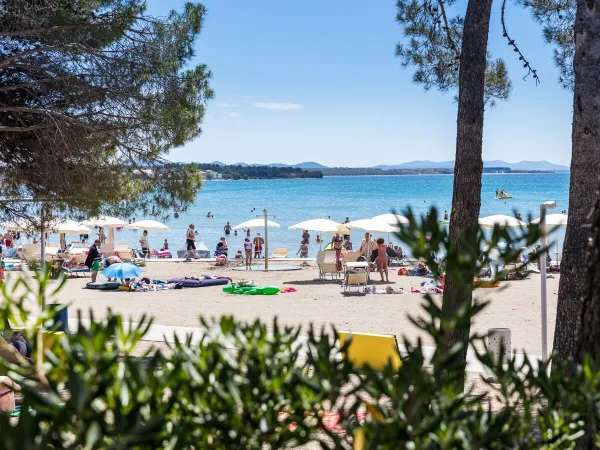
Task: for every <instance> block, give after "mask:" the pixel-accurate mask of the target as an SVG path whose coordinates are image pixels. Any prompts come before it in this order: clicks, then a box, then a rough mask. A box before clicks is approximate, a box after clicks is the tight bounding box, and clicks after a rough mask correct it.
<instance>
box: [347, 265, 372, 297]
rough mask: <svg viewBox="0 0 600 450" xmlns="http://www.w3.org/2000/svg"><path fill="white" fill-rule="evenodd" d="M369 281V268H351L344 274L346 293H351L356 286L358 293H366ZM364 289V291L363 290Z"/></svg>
mask: <svg viewBox="0 0 600 450" xmlns="http://www.w3.org/2000/svg"><path fill="white" fill-rule="evenodd" d="M368 282H369V273H368V272H367V269H362V268H359V269H350V270H347V271H346V273H345V275H344V293H345V294H349V293H350V292H351V291H352V288H353V287H355V288H356V290H357V292H358V293H362V294H364V293H365V292H366V289H367V283H368ZM361 289H362V292H361Z"/></svg>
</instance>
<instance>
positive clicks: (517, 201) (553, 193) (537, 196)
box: [116, 173, 569, 256]
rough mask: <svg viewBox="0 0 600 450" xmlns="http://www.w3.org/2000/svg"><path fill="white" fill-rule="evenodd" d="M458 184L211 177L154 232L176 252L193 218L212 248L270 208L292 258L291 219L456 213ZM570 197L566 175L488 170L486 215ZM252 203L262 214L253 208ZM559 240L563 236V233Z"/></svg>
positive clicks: (295, 240) (278, 238)
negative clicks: (228, 228) (228, 229)
mask: <svg viewBox="0 0 600 450" xmlns="http://www.w3.org/2000/svg"><path fill="white" fill-rule="evenodd" d="M452 182H453V176H452V175H415V176H365V177H326V178H323V179H320V180H313V179H310V180H308V179H307V180H247V181H208V182H206V183H205V184H204V187H203V188H202V190H201V191H200V192H199V194H198V197H197V199H196V203H195V205H194V206H193V207H192V208H189V209H188V211H187V212H186V213H183V214H180V217H179V218H178V219H174V218H173V217H172V216H171V219H170V220H169V221H168V222H167V224H168V225H169V226H170V227H171V231H170V232H158V231H150V232H149V237H150V245H151V247H154V248H160V247H161V245H162V243H163V241H164V239H165V238H166V239H168V240H169V246H170V249H171V250H172V251H173V250H177V249H179V248H182V247H183V246H184V244H185V231H186V229H187V227H188V225H189V224H190V223H194V224H195V225H196V229H197V230H198V231H199V240H200V241H202V242H204V243H205V244H206V246H207V247H208V248H209V249H211V251H212V250H214V247H215V245H216V243H217V241H218V239H219V238H220V237H221V236H223V235H224V232H223V226H224V225H225V223H226V222H227V221H229V222H230V224H231V225H232V226H234V225H237V224H238V223H240V222H243V221H246V220H249V219H253V218H255V217H256V214H261V213H262V210H263V209H267V210H268V211H269V214H273V215H275V218H270V219H271V220H274V221H275V222H278V223H279V224H280V225H281V228H270V229H269V248H270V249H271V252H272V249H273V248H274V247H286V248H288V250H289V252H290V255H293V254H295V253H296V251H297V250H298V248H299V246H300V240H301V239H300V235H301V232H299V231H289V230H288V229H287V227H289V226H291V225H293V224H296V223H298V222H301V221H304V220H308V219H316V218H331V219H332V220H335V221H338V222H343V221H344V220H345V218H346V217H350V219H351V220H356V219H364V218H369V217H373V216H376V215H378V214H383V213H388V212H390V211H391V210H392V209H396V210H397V211H398V212H399V213H401V212H402V211H403V210H405V209H406V208H407V207H408V206H411V207H412V208H413V210H414V211H415V212H417V213H425V212H426V211H427V210H428V208H429V207H430V206H432V205H435V206H436V207H437V208H438V209H440V210H441V211H442V213H443V211H444V210H448V212H450V208H451V200H452ZM502 188H504V189H505V190H506V191H507V192H509V193H510V194H512V195H513V199H510V200H495V199H494V194H495V190H496V189H502ZM568 198H569V174H568V173H552V174H486V175H484V176H483V187H482V205H481V216H482V217H483V216H488V215H491V214H508V215H512V214H513V210H515V209H516V210H518V211H519V212H520V213H521V214H522V215H523V218H526V217H527V216H528V214H532V215H533V217H535V218H537V217H538V216H539V204H540V202H543V201H547V200H554V201H556V202H557V211H556V212H560V211H561V210H563V209H568ZM254 208H256V212H252V211H251V210H252V209H254ZM209 211H210V212H212V213H213V214H214V219H209V218H207V217H206V214H207V212H209ZM136 219H137V220H140V219H142V218H141V217H136ZM256 232H260V233H261V234H264V232H263V230H255V231H253V234H252V236H254V235H255V233H256ZM363 233H364V232H361V231H355V232H353V233H352V240H353V242H354V243H355V245H356V244H360V240H361V238H362V234H363ZM562 233H564V231H563V232H562ZM139 234H140V233H139V232H137V231H136V232H133V231H127V230H121V231H116V239H117V240H118V241H129V242H130V243H131V244H132V245H133V244H135V245H136V246H139V245H138V242H137V240H138V238H139ZM316 234H317V233H315V232H311V245H310V247H311V249H310V256H315V255H316V252H317V250H318V246H317V245H315V244H314V238H315V236H316ZM384 237H386V238H387V236H384ZM325 238H326V239H327V238H329V239H330V238H331V237H330V236H329V237H327V236H325ZM560 239H561V240H562V235H561V237H560ZM243 240H244V239H243V233H240V234H239V236H238V237H237V238H236V237H234V236H233V234H232V235H231V236H230V237H229V239H228V242H229V247H230V249H232V250H238V249H241V248H242V245H243V244H242V243H243Z"/></svg>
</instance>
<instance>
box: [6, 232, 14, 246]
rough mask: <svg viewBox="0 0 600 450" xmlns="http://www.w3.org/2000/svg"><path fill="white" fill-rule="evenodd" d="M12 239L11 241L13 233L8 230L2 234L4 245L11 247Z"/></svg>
mask: <svg viewBox="0 0 600 450" xmlns="http://www.w3.org/2000/svg"><path fill="white" fill-rule="evenodd" d="M12 241H13V234H12V232H10V231H8V230H7V231H6V234H5V235H4V245H6V248H11V247H12Z"/></svg>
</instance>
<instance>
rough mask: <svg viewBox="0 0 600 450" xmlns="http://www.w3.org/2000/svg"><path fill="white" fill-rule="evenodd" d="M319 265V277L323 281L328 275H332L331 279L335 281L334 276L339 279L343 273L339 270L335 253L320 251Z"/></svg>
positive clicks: (318, 254)
mask: <svg viewBox="0 0 600 450" xmlns="http://www.w3.org/2000/svg"><path fill="white" fill-rule="evenodd" d="M317 265H318V266H319V276H320V278H321V279H322V280H324V279H325V277H326V276H327V275H331V279H332V280H333V277H334V276H335V277H336V278H339V277H340V275H341V274H342V272H340V271H339V270H338V267H337V263H336V260H335V252H333V251H320V252H319V253H317Z"/></svg>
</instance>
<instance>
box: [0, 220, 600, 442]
mask: <svg viewBox="0 0 600 450" xmlns="http://www.w3.org/2000/svg"><path fill="white" fill-rule="evenodd" d="M407 216H408V218H409V221H410V223H409V224H408V225H406V226H404V227H403V228H402V232H401V234H400V237H401V238H402V239H403V240H404V241H405V242H406V243H407V244H408V245H409V246H410V247H411V251H412V252H413V254H415V255H416V256H419V257H422V258H423V259H425V260H426V261H427V263H428V265H429V266H430V268H431V269H432V270H433V271H434V273H441V272H442V271H443V272H445V273H446V276H447V277H448V276H449V277H454V276H460V277H467V276H468V277H471V278H472V277H473V274H474V272H475V271H477V270H478V268H479V265H480V263H485V262H486V261H487V259H488V258H489V250H483V251H481V250H480V248H471V249H468V250H466V251H464V252H463V253H461V254H457V253H456V252H454V251H453V250H452V247H451V246H450V244H448V241H447V236H446V232H445V231H444V229H440V228H439V225H438V223H437V211H435V210H432V211H431V212H430V214H429V216H428V217H427V218H423V217H415V216H414V215H412V214H411V213H410V212H409V213H408V214H407ZM538 238H539V230H538V229H537V227H531V228H529V229H525V230H518V231H517V232H516V233H514V232H513V231H511V232H509V231H508V230H503V229H500V228H496V229H494V230H493V232H492V236H491V239H488V240H487V242H488V243H489V244H490V247H493V246H494V245H495V244H497V243H498V242H499V241H505V242H507V244H508V245H507V246H506V250H503V251H502V259H503V260H505V261H512V260H514V258H515V256H516V255H517V254H518V250H515V249H513V248H518V247H517V245H519V246H520V245H521V244H523V243H525V244H530V243H532V242H535V241H536V240H537V239H538ZM466 240H468V241H471V242H475V241H477V242H478V243H481V244H482V243H483V241H484V238H483V233H482V231H481V230H479V231H477V236H476V238H475V239H473V238H469V239H466ZM440 249H443V250H445V251H447V256H446V257H445V258H443V259H442V261H441V262H439V261H436V260H435V258H434V257H433V256H432V252H434V251H438V250H440ZM62 283H64V280H61V281H59V282H55V281H50V280H48V278H47V277H46V276H45V275H44V274H41V273H37V274H36V275H35V276H34V277H33V278H26V279H21V280H18V281H16V282H15V281H10V280H9V281H8V282H7V283H5V284H3V285H1V292H2V296H3V298H4V302H3V304H2V307H1V308H0V316H1V317H0V319H9V320H10V321H11V322H12V323H13V324H22V323H23V322H25V321H26V319H27V318H28V317H30V315H31V311H30V310H29V309H28V308H30V307H31V305H33V304H35V303H36V302H38V303H39V302H40V301H41V300H42V299H43V298H44V297H48V298H50V299H52V298H55V296H56V295H57V293H58V292H59V291H60V287H61V285H62ZM439 303H440V302H439V301H438V300H437V299H434V298H432V297H431V296H425V297H424V299H423V304H422V309H421V311H420V313H419V314H418V315H417V316H415V317H413V318H412V320H413V323H414V325H415V326H417V327H418V328H419V329H420V330H421V332H422V333H423V334H425V335H427V336H428V337H430V338H431V339H432V340H433V341H434V342H435V345H436V348H437V350H436V351H435V353H434V354H433V356H431V357H426V355H425V350H424V347H423V341H422V340H421V339H416V340H408V339H404V341H403V343H404V345H405V346H406V349H407V355H406V357H405V358H404V359H403V363H402V365H401V366H400V368H398V369H396V370H395V369H393V368H392V366H391V365H388V366H386V367H384V368H383V369H382V370H375V369H373V368H370V367H365V368H362V369H358V368H357V367H355V366H354V365H353V364H352V363H351V362H350V361H348V360H347V359H346V358H344V357H343V355H344V353H345V351H346V349H347V346H348V345H350V343H346V344H345V345H344V346H343V347H342V348H339V347H338V346H337V344H336V339H335V336H336V332H335V330H333V329H331V330H329V329H322V330H314V329H312V328H309V329H308V330H300V329H299V328H296V327H282V326H280V325H279V324H278V323H277V321H275V322H273V323H272V324H271V326H268V325H267V324H265V323H263V322H261V321H256V322H254V323H241V322H239V321H236V320H235V319H234V318H233V317H222V318H220V319H215V320H211V321H206V320H202V321H201V323H200V327H201V328H202V330H203V333H202V337H201V338H200V340H199V341H194V340H193V339H192V337H191V336H189V337H187V338H186V339H183V340H178V339H175V343H174V344H173V345H171V348H170V352H169V354H162V353H160V352H158V353H156V354H147V355H145V357H142V358H140V357H135V356H133V349H134V348H135V346H136V344H138V343H139V342H140V340H142V339H143V338H144V335H145V333H147V331H148V329H149V327H150V325H151V323H152V322H151V319H148V318H142V319H141V320H139V324H138V325H137V326H135V327H134V328H128V327H126V326H125V324H124V323H123V319H122V318H121V317H120V316H119V315H117V314H114V313H112V312H110V311H108V313H107V315H106V317H105V318H103V319H101V320H99V319H98V318H97V317H93V316H91V315H90V319H91V320H90V325H89V326H83V325H80V326H79V328H78V330H77V331H76V332H75V333H71V334H67V335H65V336H64V337H63V338H62V339H61V340H60V342H59V343H58V344H57V345H56V346H55V347H53V348H52V349H51V350H48V351H47V352H46V357H47V362H46V363H45V364H43V365H35V366H28V365H23V366H18V365H12V364H8V363H6V362H4V361H0V367H1V368H2V369H3V370H4V372H5V373H6V374H7V375H9V376H10V377H11V378H12V379H14V380H15V381H17V382H18V383H19V384H20V385H21V386H22V389H23V395H24V403H23V405H22V407H21V417H20V419H19V420H18V423H16V424H15V423H12V424H11V423H10V421H9V417H8V416H7V415H0V431H1V432H0V448H2V449H6V450H13V449H15V450H16V449H19V450H29V449H44V450H45V449H55V448H70V449H83V448H85V449H148V450H150V449H157V448H167V449H228V450H229V449H265V448H272V449H279V448H293V447H295V446H301V445H303V444H308V443H312V444H313V445H314V446H315V447H316V448H354V449H357V450H361V449H375V448H377V449H398V448H413V449H481V448H488V449H514V448H520V449H541V448H543V449H571V448H575V446H576V444H577V442H578V441H577V440H578V439H579V438H580V437H581V436H582V435H583V433H584V431H585V430H586V429H588V430H592V431H593V434H594V435H595V436H596V437H597V438H600V436H598V430H599V428H598V424H600V412H599V411H600V409H599V408H598V405H599V403H598V402H599V400H598V395H597V392H598V390H599V389H600V371H599V369H600V367H598V365H597V363H596V362H593V361H590V360H589V359H584V360H583V362H582V363H581V364H579V365H578V366H577V367H576V370H575V371H574V372H573V373H572V374H571V375H570V376H564V373H565V372H562V369H561V367H554V368H553V370H552V374H551V375H549V370H548V363H544V362H542V363H540V365H539V366H536V365H535V364H533V362H532V361H530V360H529V359H528V358H527V357H525V358H524V360H520V359H518V358H516V357H512V358H510V359H509V361H508V362H507V363H506V364H502V362H501V361H496V360H495V359H494V358H493V357H492V355H491V354H490V353H488V352H487V351H486V346H485V339H484V337H483V336H477V335H472V336H470V337H469V338H468V339H466V340H464V341H461V342H457V343H456V345H455V347H454V348H453V349H451V351H450V352H445V350H444V348H445V347H444V342H445V339H446V338H447V336H448V334H449V333H451V332H452V330H454V329H457V328H461V327H464V326H465V325H466V324H468V323H470V322H471V321H472V320H473V319H474V318H475V317H476V316H477V314H479V313H480V312H481V310H483V309H484V308H485V307H486V304H485V303H483V302H478V301H475V302H474V303H473V304H472V305H471V304H465V305H464V306H463V307H461V308H460V309H459V310H457V311H453V313H452V314H447V313H446V312H444V311H442V310H441V307H440V304H439ZM50 315H51V313H47V314H45V315H44V314H42V315H41V316H40V317H39V318H38V319H37V320H36V321H35V322H34V323H30V324H29V325H30V326H29V328H28V330H27V333H28V334H29V335H35V333H36V332H37V331H38V330H39V328H40V327H41V326H43V325H44V324H47V321H48V320H49V318H50ZM80 323H81V322H80ZM302 332H304V334H302ZM465 346H468V347H470V348H472V349H474V350H475V351H476V352H477V358H478V360H479V361H480V362H481V363H482V364H483V366H484V367H485V368H486V374H485V376H483V377H482V382H483V383H484V384H485V387H486V389H487V390H488V393H487V394H486V393H481V392H472V391H469V390H467V391H465V392H463V390H462V389H460V388H459V387H457V383H456V380H457V379H460V378H462V377H463V376H464V370H465V367H464V366H463V365H461V364H456V363H455V358H453V354H454V353H457V352H460V351H461V349H462V348H464V347H465ZM492 380H493V381H492ZM65 393H68V395H65ZM492 403H493V404H495V405H496V406H494V407H492V406H491V404H492ZM331 412H335V413H339V414H340V427H341V429H343V430H347V432H345V433H339V432H334V431H331V430H330V429H328V427H327V426H326V421H327V417H328V413H331ZM359 412H367V413H368V415H367V418H366V420H365V421H364V423H359V422H358V421H357V413H359Z"/></svg>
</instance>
